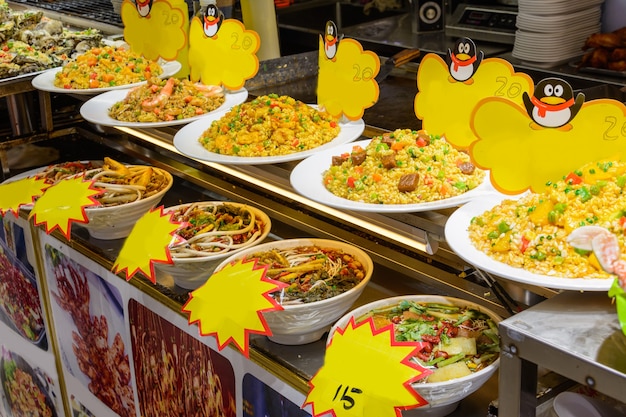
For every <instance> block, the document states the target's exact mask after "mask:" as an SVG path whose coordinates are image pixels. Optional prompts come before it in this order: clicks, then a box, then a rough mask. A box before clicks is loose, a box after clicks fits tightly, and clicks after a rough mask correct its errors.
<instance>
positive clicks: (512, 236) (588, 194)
mask: <svg viewBox="0 0 626 417" xmlns="http://www.w3.org/2000/svg"><path fill="white" fill-rule="evenodd" d="M625 173H626V164H625V163H624V162H620V161H601V162H598V163H591V164H588V165H586V166H585V167H583V168H581V169H580V170H577V171H575V172H573V173H570V174H569V175H568V176H566V177H564V178H563V179H562V180H560V181H557V182H554V183H548V184H546V189H545V191H544V192H542V193H530V194H526V195H524V196H522V197H521V198H520V199H518V200H511V199H507V200H504V201H503V202H501V203H500V204H498V205H496V206H495V207H493V208H492V209H491V210H488V211H486V212H484V213H483V214H481V215H480V216H476V217H475V218H473V219H472V221H471V224H470V226H469V229H468V230H469V237H470V240H471V242H472V243H473V245H474V246H475V247H476V248H477V249H479V250H480V251H482V252H484V253H486V254H487V255H489V256H490V257H491V258H493V259H495V260H497V261H499V262H502V263H505V264H507V265H511V266H514V267H519V268H523V269H525V270H528V271H530V272H532V273H536V274H541V275H549V276H559V277H567V278H608V277H609V276H610V275H609V274H607V273H606V272H604V270H603V269H602V267H601V266H600V265H599V263H598V261H597V259H596V258H595V255H594V254H593V253H592V252H586V251H581V250H578V249H574V248H573V247H572V246H570V245H569V244H568V243H567V237H568V235H569V234H570V232H571V231H572V230H574V229H576V228H578V227H581V226H585V225H596V226H601V227H604V228H606V229H608V230H609V231H611V232H612V233H614V234H615V235H616V236H617V237H618V240H619V244H620V247H622V248H623V247H624V227H625V222H626V193H624V187H625V186H626V175H625ZM622 257H624V256H622Z"/></svg>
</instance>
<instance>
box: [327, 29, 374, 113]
mask: <svg viewBox="0 0 626 417" xmlns="http://www.w3.org/2000/svg"><path fill="white" fill-rule="evenodd" d="M333 25H334V23H332V22H329V23H327V25H326V34H325V36H324V37H320V42H319V74H318V82H317V104H319V105H320V106H321V107H322V108H324V109H325V110H326V111H327V112H328V113H329V114H331V115H332V116H334V117H341V116H345V117H346V118H347V119H349V120H359V119H360V118H361V117H363V113H364V112H365V109H367V108H369V107H372V106H373V105H374V104H376V102H377V101H378V95H379V93H380V90H379V87H378V83H377V82H376V80H375V77H376V75H377V74H378V71H379V70H380V60H379V58H378V55H376V54H375V53H373V52H372V51H364V50H363V47H362V46H361V44H360V43H359V42H357V41H356V40H354V39H342V38H340V36H338V35H337V29H336V26H333Z"/></svg>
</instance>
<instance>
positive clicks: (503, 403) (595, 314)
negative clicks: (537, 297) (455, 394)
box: [499, 292, 626, 417]
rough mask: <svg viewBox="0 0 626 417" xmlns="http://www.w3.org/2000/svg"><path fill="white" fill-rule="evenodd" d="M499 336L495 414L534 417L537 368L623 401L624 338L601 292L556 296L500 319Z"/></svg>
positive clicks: (625, 346)
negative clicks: (550, 371)
mask: <svg viewBox="0 0 626 417" xmlns="http://www.w3.org/2000/svg"><path fill="white" fill-rule="evenodd" d="M500 336H501V338H502V348H503V351H502V356H501V359H500V384H499V388H500V389H499V392H500V396H499V411H500V413H501V414H499V415H502V416H521V417H529V416H530V417H534V416H535V415H536V406H537V402H536V399H535V387H536V383H537V368H538V367H546V368H549V369H551V370H553V371H554V372H557V373H558V374H560V375H563V376H566V377H567V378H570V379H572V380H574V381H576V382H578V383H580V384H582V385H584V386H588V387H590V388H593V389H595V390H596V391H598V392H600V393H602V394H605V395H608V396H610V397H613V398H614V399H615V400H617V401H624V384H625V381H626V336H625V335H624V334H623V333H622V331H621V329H620V327H619V322H618V320H617V315H616V313H615V305H613V304H612V303H611V299H610V298H609V297H608V296H607V295H606V293H582V292H564V293H561V294H559V295H557V296H555V297H552V298H551V299H549V300H546V301H543V302H542V303H540V304H538V305H536V306H534V307H532V308H530V309H528V310H525V311H523V312H521V313H518V314H516V315H515V316H513V317H510V318H509V319H507V320H504V321H503V322H502V323H501V324H500Z"/></svg>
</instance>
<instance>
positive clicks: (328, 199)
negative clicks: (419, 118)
mask: <svg viewBox="0 0 626 417" xmlns="http://www.w3.org/2000/svg"><path fill="white" fill-rule="evenodd" d="M426 137H428V139H426ZM427 140H429V141H430V142H429V143H426V142H427ZM386 142H387V143H386ZM461 169H463V170H465V173H463V172H462V171H461ZM291 185H292V186H293V187H294V188H295V189H296V191H298V192H299V193H300V194H302V195H304V196H305V197H308V198H310V199H312V200H315V201H318V202H321V203H323V204H326V205H329V206H331V207H336V208H340V209H346V210H354V211H362V212H374V213H411V212H418V211H427V210H437V209H443V208H449V207H456V206H459V205H461V204H463V203H465V202H467V201H469V200H471V199H472V198H476V197H478V196H481V195H483V194H485V193H489V192H491V191H492V188H491V184H490V183H489V175H488V172H487V171H484V170H480V169H478V168H476V167H473V166H471V163H470V160H469V156H468V155H467V154H465V153H461V152H458V151H456V150H455V149H454V148H453V147H452V146H451V145H449V144H448V143H447V142H446V141H445V139H443V138H438V137H435V136H430V135H428V136H425V132H423V131H420V132H417V131H412V130H408V129H399V130H396V131H394V132H390V133H389V134H386V135H383V136H379V137H375V138H373V139H369V140H361V141H356V142H353V143H349V144H345V145H341V146H337V147H334V148H332V149H327V150H325V151H324V152H317V153H316V154H315V155H312V156H310V157H308V158H306V159H305V160H303V161H301V162H300V163H299V164H298V165H297V166H296V167H295V168H294V169H293V171H292V172H291Z"/></svg>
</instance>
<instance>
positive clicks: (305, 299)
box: [246, 246, 366, 304]
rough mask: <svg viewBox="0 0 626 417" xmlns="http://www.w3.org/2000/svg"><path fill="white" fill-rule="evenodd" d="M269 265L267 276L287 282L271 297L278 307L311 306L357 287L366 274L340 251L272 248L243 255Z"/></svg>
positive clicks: (360, 265)
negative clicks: (308, 304)
mask: <svg viewBox="0 0 626 417" xmlns="http://www.w3.org/2000/svg"><path fill="white" fill-rule="evenodd" d="M246 258H247V259H253V258H258V264H259V265H268V266H269V269H268V271H267V277H268V278H271V279H274V280H277V281H282V282H286V283H288V284H289V286H288V287H287V288H285V289H284V290H282V291H280V292H276V293H274V294H272V295H273V296H274V298H276V299H277V300H278V301H279V302H280V303H281V304H293V303H310V302H313V301H320V300H324V299H327V298H331V297H334V296H336V295H338V294H341V293H343V292H346V291H348V290H349V289H351V288H353V287H355V286H356V285H358V284H359V283H360V282H361V280H362V279H363V278H365V275H366V271H365V268H364V266H363V264H361V262H360V261H359V260H358V259H356V258H355V257H354V256H352V255H351V254H349V253H346V252H344V251H342V250H340V249H336V248H329V247H319V246H297V247H293V248H284V249H271V250H268V251H263V252H256V253H252V254H250V255H248V256H246Z"/></svg>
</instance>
